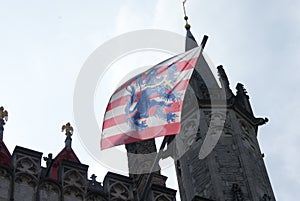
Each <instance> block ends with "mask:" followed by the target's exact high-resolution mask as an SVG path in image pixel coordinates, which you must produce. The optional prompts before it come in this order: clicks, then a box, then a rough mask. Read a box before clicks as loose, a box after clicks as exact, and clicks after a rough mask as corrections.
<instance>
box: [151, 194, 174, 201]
mask: <svg viewBox="0 0 300 201" xmlns="http://www.w3.org/2000/svg"><path fill="white" fill-rule="evenodd" d="M154 200H155V201H171V200H170V199H169V198H168V197H167V196H165V195H158V196H156V198H154Z"/></svg>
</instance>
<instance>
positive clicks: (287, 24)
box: [0, 0, 300, 200]
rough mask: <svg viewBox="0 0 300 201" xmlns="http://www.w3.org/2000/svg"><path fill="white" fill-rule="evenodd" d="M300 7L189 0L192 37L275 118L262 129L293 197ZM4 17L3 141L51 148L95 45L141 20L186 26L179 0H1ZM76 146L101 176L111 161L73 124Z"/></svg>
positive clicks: (279, 178)
mask: <svg viewBox="0 0 300 201" xmlns="http://www.w3.org/2000/svg"><path fill="white" fill-rule="evenodd" d="M299 10H300V1H298V0H266V1H259V0H251V1H250V0H249V1H240V0H218V1H199V0H188V1H187V12H188V16H189V17H190V19H189V22H190V24H191V25H192V29H191V30H192V32H193V34H194V36H195V38H196V39H197V40H198V41H200V40H201V39H202V36H203V34H207V35H208V36H209V41H208V43H207V46H206V50H205V51H206V53H207V54H208V55H209V56H210V58H211V60H212V61H213V63H214V64H216V65H220V64H222V65H224V68H225V70H226V72H227V75H228V77H229V80H230V84H231V88H232V89H233V90H234V91H235V85H236V83H237V82H241V83H243V84H244V85H245V88H246V89H247V91H248V94H249V96H250V101H251V103H252V107H253V110H254V113H255V115H256V116H259V117H265V116H266V117H268V118H269V119H270V122H269V123H267V124H266V125H264V126H262V127H260V128H259V133H258V138H259V142H260V145H261V149H262V152H263V153H265V158H264V160H265V163H266V166H267V169H268V173H269V177H270V179H271V182H272V186H273V190H274V192H275V196H276V198H277V200H294V199H295V198H297V197H298V192H299V186H300V174H299V169H300V160H299V159H298V158H299V155H298V154H299V153H300V146H299V142H300V137H299V136H300V131H299V129H298V124H299V122H298V120H299V115H300V107H298V103H299V99H300V94H299V83H300V56H299V55H300V13H299ZM0 25H1V31H0V76H1V79H0V86H1V93H0V105H3V106H4V107H5V109H7V110H8V112H9V121H8V122H7V125H6V126H5V133H4V141H5V143H6V145H7V146H8V149H9V150H10V151H11V152H12V151H13V149H14V147H15V146H16V145H19V146H23V147H27V148H30V149H33V150H37V151H41V152H43V153H44V154H45V155H47V154H48V153H50V152H51V153H53V154H54V155H56V154H57V153H58V152H59V151H60V150H61V149H62V148H63V147H64V139H65V136H64V135H63V133H61V132H60V128H61V126H62V124H64V123H66V122H68V121H70V122H71V123H72V122H74V120H73V119H74V117H73V92H74V86H75V83H76V78H77V76H78V74H79V72H80V69H81V67H82V65H83V63H84V62H85V61H86V59H87V58H88V56H89V55H90V54H91V53H92V52H93V51H94V50H95V49H96V48H97V47H99V46H100V45H101V44H103V43H104V42H105V41H107V40H109V39H111V38H113V37H116V36H118V35H120V34H122V33H126V32H128V31H133V30H140V29H149V28H151V29H152V28H153V29H164V30H168V31H172V32H175V33H179V34H182V35H185V29H184V20H183V12H182V6H181V2H180V1H179V0H160V1H158V0H143V1H139V0H114V1H74V0H72V1H71V0H65V1H58V0H53V1H30V0H27V1H4V0H1V1H0ZM100 87H101V86H100ZM96 96H98V97H99V96H103V98H104V99H108V98H109V96H110V94H109V93H103V94H100V95H99V94H97V95H96ZM83 107H84V106H83ZM103 107H106V105H105V106H103ZM99 112H101V111H99ZM101 123H102V122H99V124H101ZM74 127H75V126H74ZM73 149H74V150H75V152H76V153H77V155H78V157H79V159H80V160H81V162H82V163H85V164H88V165H90V170H89V175H90V174H92V173H96V174H97V175H98V180H99V181H102V179H103V176H104V175H105V173H106V171H107V170H106V169H105V168H103V167H102V166H101V165H100V164H99V163H97V162H96V161H94V160H93V159H92V157H90V155H89V154H88V153H87V151H86V150H85V148H84V146H83V145H82V144H81V142H80V140H79V137H78V135H77V134H76V130H75V134H74V136H73ZM169 172H171V171H169ZM170 174H171V173H170ZM169 176H170V177H171V179H170V181H172V178H174V175H172V174H171V175H169ZM171 183H172V182H169V183H168V184H169V186H170V185H171V186H172V184H171ZM173 183H174V182H173Z"/></svg>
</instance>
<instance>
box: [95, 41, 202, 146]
mask: <svg viewBox="0 0 300 201" xmlns="http://www.w3.org/2000/svg"><path fill="white" fill-rule="evenodd" d="M199 55H200V48H199V47H197V48H194V49H192V50H190V51H188V52H185V53H183V54H180V55H177V56H174V57H172V58H170V59H167V60H166V61H164V62H162V63H160V64H157V65H155V66H154V67H152V68H150V69H149V70H147V71H146V72H144V73H141V74H139V75H137V76H135V77H134V78H132V79H131V80H129V81H127V82H126V83H125V84H123V85H122V86H121V87H119V88H118V89H117V90H116V91H115V92H114V94H113V95H112V97H111V99H110V101H109V104H108V106H107V108H106V112H105V116H104V120H103V126H102V136H101V149H102V150H103V149H107V148H110V147H113V146H116V145H121V144H129V143H132V142H137V141H142V140H147V139H151V138H155V137H160V136H167V135H174V134H178V133H179V132H180V120H181V109H182V104H183V98H184V94H185V91H186V89H187V86H188V84H189V80H190V78H191V75H192V73H193V70H194V68H195V65H196V63H197V60H198V57H199Z"/></svg>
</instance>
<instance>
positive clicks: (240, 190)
mask: <svg viewBox="0 0 300 201" xmlns="http://www.w3.org/2000/svg"><path fill="white" fill-rule="evenodd" d="M189 28H190V27H187V43H186V50H189V49H191V48H193V47H195V46H197V42H196V41H195V39H194V37H193V36H192V34H191V32H190V30H189ZM218 73H219V83H220V84H219V83H218V81H217V80H215V77H214V76H213V74H212V72H211V71H210V66H209V64H208V63H207V59H206V58H205V56H201V57H200V59H199V60H198V63H197V65H196V71H195V72H194V74H193V75H192V79H191V82H190V86H189V89H188V90H187V92H186V95H185V100H184V108H183V113H182V115H183V116H182V120H183V121H182V128H181V133H180V134H179V135H177V136H176V137H174V138H173V139H170V140H169V141H168V149H167V150H165V151H164V153H163V157H168V156H171V157H173V159H174V163H175V168H176V172H177V180H178V185H179V191H180V197H181V200H182V201H269V200H271V201H274V200H275V197H274V194H273V191H272V187H271V184H270V181H269V178H268V174H267V171H266V168H265V165H264V161H263V155H262V153H261V151H260V148H259V144H258V141H257V131H258V126H260V125H263V124H264V123H266V122H267V119H266V118H257V117H255V116H254V114H253V112H252V109H251V105H250V102H249V97H248V95H247V92H246V90H245V88H244V86H243V85H242V84H237V86H236V93H233V92H232V90H231V89H230V86H229V81H228V78H227V75H226V74H225V71H224V69H223V67H222V66H219V67H218ZM0 112H1V115H0V117H1V118H0V121H1V122H0V137H1V138H0V140H1V141H0V201H12V200H15V201H46V200H47V201H139V200H147V201H148V200H149V201H175V200H176V190H174V189H170V188H168V187H166V180H167V177H165V176H163V175H161V173H160V170H159V167H157V170H156V171H155V172H154V173H152V174H151V177H150V175H149V174H147V173H144V172H142V171H141V168H145V169H146V172H147V169H149V168H150V166H151V163H152V162H153V160H154V159H153V158H147V159H145V158H141V159H133V158H131V156H130V153H133V154H134V153H153V152H155V153H156V152H157V150H156V146H155V141H154V140H147V141H143V142H137V143H132V144H129V145H126V149H127V152H128V153H129V155H128V165H129V170H130V172H139V171H141V174H129V176H123V175H119V174H115V173H112V172H109V173H107V175H106V176H105V178H104V181H103V182H98V181H96V176H95V175H92V176H91V177H90V179H88V177H87V171H88V166H87V165H85V164H82V163H81V162H80V160H79V159H78V157H77V156H76V154H75V152H74V151H73V149H72V146H71V145H72V143H71V142H72V138H71V135H72V133H73V129H72V127H71V126H70V124H66V125H65V126H64V127H63V130H64V131H65V132H66V136H67V137H66V141H65V147H64V148H63V149H62V150H61V152H60V153H58V154H57V156H55V157H53V156H52V154H48V156H47V157H43V153H41V152H38V151H34V150H30V149H27V148H24V147H20V146H16V148H15V149H14V151H13V153H12V154H11V153H10V152H9V151H8V149H7V148H6V145H5V143H4V141H3V131H4V124H5V116H7V112H6V111H4V109H3V108H1V111H0ZM42 160H45V161H46V167H43V166H41V161H42ZM149 161H150V163H149ZM148 178H151V180H150V185H149V186H147V185H146V183H147V179H148ZM145 189H146V194H145V195H144V194H143V191H144V190H145Z"/></svg>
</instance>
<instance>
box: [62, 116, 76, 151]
mask: <svg viewBox="0 0 300 201" xmlns="http://www.w3.org/2000/svg"><path fill="white" fill-rule="evenodd" d="M64 131H65V132H66V133H65V134H66V136H67V138H66V140H65V146H66V147H71V143H72V138H71V136H72V135H73V127H72V126H71V124H70V123H69V122H68V123H67V124H66V125H63V126H62V128H61V132H64Z"/></svg>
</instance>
